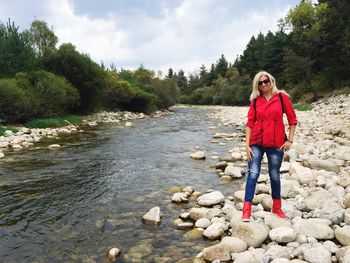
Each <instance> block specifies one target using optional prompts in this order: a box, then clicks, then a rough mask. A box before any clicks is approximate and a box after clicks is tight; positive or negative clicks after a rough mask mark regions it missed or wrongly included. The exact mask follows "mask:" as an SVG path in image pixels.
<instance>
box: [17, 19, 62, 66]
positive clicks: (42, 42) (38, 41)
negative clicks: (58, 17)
mask: <svg viewBox="0 0 350 263" xmlns="http://www.w3.org/2000/svg"><path fill="white" fill-rule="evenodd" d="M23 36H24V37H25V39H26V40H27V41H28V43H29V44H30V45H31V46H32V48H33V50H34V52H35V55H36V56H37V58H38V59H39V60H42V59H43V57H44V56H46V55H47V53H48V52H53V51H54V50H55V49H56V45H57V43H58V38H57V36H56V35H55V33H54V32H53V31H52V30H50V29H49V28H48V26H47V23H46V22H45V21H39V20H34V21H33V22H32V24H31V26H30V29H28V30H25V31H24V32H23Z"/></svg>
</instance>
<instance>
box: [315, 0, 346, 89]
mask: <svg viewBox="0 0 350 263" xmlns="http://www.w3.org/2000/svg"><path fill="white" fill-rule="evenodd" d="M319 5H323V6H324V5H326V6H327V8H325V11H324V13H323V19H322V20H321V22H320V31H321V33H322V38H321V49H320V57H319V60H320V64H321V65H322V73H323V74H325V77H326V78H327V79H328V80H329V81H328V83H326V85H327V84H328V85H327V86H332V87H334V86H340V85H349V84H350V74H349V65H350V16H349V13H350V2H349V1H347V0H332V1H329V0H320V1H319Z"/></svg>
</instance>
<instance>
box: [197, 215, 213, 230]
mask: <svg viewBox="0 0 350 263" xmlns="http://www.w3.org/2000/svg"><path fill="white" fill-rule="evenodd" d="M195 226H196V227H199V228H203V229H206V228H207V227H208V226H210V220H209V219H208V218H205V217H202V218H199V219H198V220H197V221H196V224H195Z"/></svg>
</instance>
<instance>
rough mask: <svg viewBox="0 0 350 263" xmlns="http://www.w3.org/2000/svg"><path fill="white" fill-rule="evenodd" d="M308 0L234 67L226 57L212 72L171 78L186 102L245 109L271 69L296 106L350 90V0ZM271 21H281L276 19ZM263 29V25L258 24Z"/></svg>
mask: <svg viewBox="0 0 350 263" xmlns="http://www.w3.org/2000/svg"><path fill="white" fill-rule="evenodd" d="M318 2H319V3H318V4H316V5H314V4H312V2H311V0H304V1H303V0H302V1H301V2H300V3H299V4H298V5H297V6H295V7H294V8H292V9H290V10H289V12H288V14H287V16H286V17H285V18H282V19H280V21H279V23H278V26H279V30H278V31H277V32H276V33H272V32H268V33H267V34H266V35H264V34H261V33H260V34H259V35H258V36H253V37H252V38H251V39H250V41H249V43H248V44H247V46H246V49H245V50H244V52H243V55H241V56H239V57H237V59H236V61H234V62H233V63H229V62H228V61H227V60H226V58H225V57H224V56H223V55H222V56H221V57H220V58H219V59H218V60H217V61H216V62H215V63H213V64H212V65H211V67H210V68H209V69H206V68H205V66H204V65H202V66H201V67H200V69H199V71H198V72H199V73H197V74H190V75H189V77H186V76H185V74H184V72H183V70H180V71H178V72H173V70H172V69H171V68H170V69H169V72H168V75H167V77H168V78H169V79H175V80H176V82H177V84H178V86H179V87H180V89H181V92H182V94H183V95H182V96H181V98H180V101H181V102H182V103H190V104H223V105H243V104H247V103H248V101H249V95H250V93H251V82H252V78H253V77H254V75H255V74H256V73H257V72H258V71H260V70H265V71H268V72H270V73H272V75H274V76H275V78H276V79H277V82H278V83H277V84H278V87H279V88H281V89H285V90H286V91H288V92H289V93H290V95H291V97H292V99H293V100H294V101H299V100H303V101H306V102H311V101H314V100H317V99H318V98H319V97H320V96H324V95H326V94H329V93H331V92H333V93H334V92H347V93H348V92H349V91H350V88H349V86H350V1H347V0H319V1H318ZM271 19H275V18H274V17H271ZM257 26H258V25H257Z"/></svg>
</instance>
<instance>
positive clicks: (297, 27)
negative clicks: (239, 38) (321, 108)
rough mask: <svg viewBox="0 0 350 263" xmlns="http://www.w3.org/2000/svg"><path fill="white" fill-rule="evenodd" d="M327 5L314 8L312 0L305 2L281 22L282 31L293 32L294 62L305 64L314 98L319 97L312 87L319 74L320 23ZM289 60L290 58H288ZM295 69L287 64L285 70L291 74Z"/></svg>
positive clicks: (293, 9)
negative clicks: (296, 60) (297, 60)
mask: <svg viewBox="0 0 350 263" xmlns="http://www.w3.org/2000/svg"><path fill="white" fill-rule="evenodd" d="M325 9H326V5H325V4H320V5H317V6H314V5H313V4H312V1H311V0H303V1H301V2H300V4H299V5H297V6H296V7H295V8H292V9H291V10H289V12H288V14H287V16H286V17H285V18H284V19H282V20H280V25H279V26H280V28H281V30H282V31H288V30H292V31H291V40H292V42H293V43H292V46H291V48H292V49H293V52H294V54H292V53H291V52H289V54H292V56H293V60H295V59H299V60H300V61H301V62H298V64H301V63H302V62H303V63H304V65H303V69H304V70H305V80H306V82H305V83H306V88H307V89H310V90H312V91H313V93H314V96H315V97H317V91H316V89H315V87H313V86H312V80H313V79H314V78H315V75H316V74H317V73H318V72H319V66H318V64H317V63H316V61H318V58H319V56H320V52H319V51H320V48H321V36H322V34H321V32H320V21H321V18H322V16H323V13H324V10H325ZM287 60H288V58H287ZM288 67H294V66H293V65H292V64H285V70H286V71H287V72H288V71H289V74H290V73H291V71H292V68H289V69H288Z"/></svg>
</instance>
